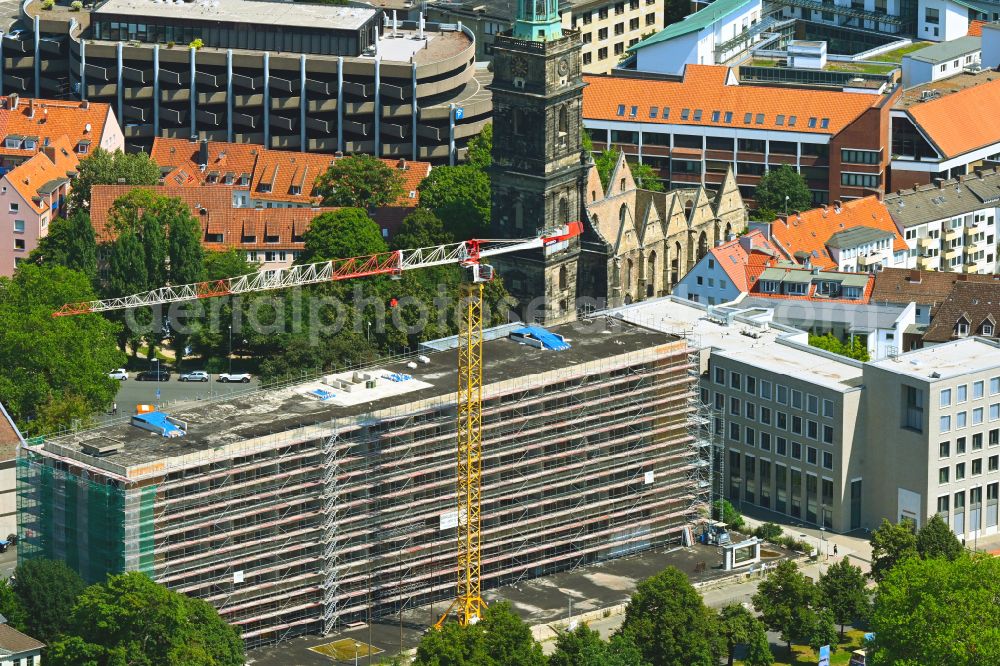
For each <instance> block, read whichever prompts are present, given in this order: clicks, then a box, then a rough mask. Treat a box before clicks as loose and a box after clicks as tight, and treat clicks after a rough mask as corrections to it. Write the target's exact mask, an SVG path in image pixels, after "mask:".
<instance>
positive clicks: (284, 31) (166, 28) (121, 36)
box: [91, 15, 378, 56]
mask: <svg viewBox="0 0 1000 666" xmlns="http://www.w3.org/2000/svg"><path fill="white" fill-rule="evenodd" d="M145 21H146V22H145V23H134V22H131V21H129V20H128V17H115V16H108V15H102V16H100V17H95V20H94V22H93V24H92V35H91V37H92V38H93V39H102V40H108V41H114V42H117V41H123V42H129V41H138V42H143V43H150V44H154V43H155V44H166V43H168V42H174V43H175V44H180V45H187V44H189V43H191V42H192V41H194V40H195V39H200V40H202V42H203V43H204V45H205V46H209V47H216V48H223V49H230V48H231V49H247V50H251V51H285V52H291V53H310V54H317V55H342V56H357V55H360V54H361V53H362V52H363V51H364V50H365V49H366V48H368V46H369V45H370V44H371V43H372V42H373V40H374V29H375V28H374V26H375V25H377V23H378V18H377V15H376V17H375V18H373V19H372V20H371V21H370V22H369V23H368V24H366V25H364V26H362V27H361V28H360V29H357V30H337V29H320V28H294V29H292V28H289V27H288V26H268V25H255V24H249V23H229V24H226V23H209V22H205V23H197V22H192V21H184V20H178V19H173V20H170V19H164V20H163V22H157V23H152V22H149V19H145Z"/></svg>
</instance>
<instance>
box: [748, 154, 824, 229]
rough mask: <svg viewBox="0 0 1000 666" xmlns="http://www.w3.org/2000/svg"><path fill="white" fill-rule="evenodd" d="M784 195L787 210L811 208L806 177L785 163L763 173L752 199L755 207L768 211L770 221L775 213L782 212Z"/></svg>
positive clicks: (810, 196) (784, 207)
mask: <svg viewBox="0 0 1000 666" xmlns="http://www.w3.org/2000/svg"><path fill="white" fill-rule="evenodd" d="M785 197H788V206H787V210H788V212H789V214H791V212H792V211H795V210H798V211H803V210H809V209H810V208H812V192H811V191H810V189H809V185H807V184H806V179H805V178H803V177H802V175H801V174H799V173H798V172H797V171H796V170H795V169H793V168H792V167H791V166H789V165H787V164H782V165H781V166H780V167H778V168H777V169H771V170H769V171H767V172H765V173H764V175H763V176H762V177H761V179H760V183H759V184H758V185H757V191H756V192H755V193H754V199H756V201H757V208H758V209H759V210H761V211H769V212H768V215H767V216H768V217H770V218H771V219H770V220H767V221H768V222H770V221H771V220H773V219H774V217H773V215H774V214H776V213H784V212H785V209H786V206H785Z"/></svg>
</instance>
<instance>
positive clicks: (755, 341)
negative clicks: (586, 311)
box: [611, 296, 862, 391]
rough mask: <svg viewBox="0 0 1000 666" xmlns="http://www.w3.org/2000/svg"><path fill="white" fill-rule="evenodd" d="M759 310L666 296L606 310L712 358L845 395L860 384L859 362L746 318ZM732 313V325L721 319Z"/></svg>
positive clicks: (789, 331) (761, 310)
mask: <svg viewBox="0 0 1000 666" xmlns="http://www.w3.org/2000/svg"><path fill="white" fill-rule="evenodd" d="M767 309H770V308H765V307H760V308H756V307H752V306H751V307H747V308H744V307H743V306H742V305H740V304H736V305H732V306H724V307H715V308H708V307H706V306H704V305H701V304H698V303H692V302H690V301H686V300H684V299H681V298H676V297H673V296H666V297H664V298H657V299H652V300H648V301H642V302H640V303H635V304H632V305H627V306H624V307H621V308H616V309H615V310H612V311H611V312H612V313H613V314H614V315H615V316H616V317H621V318H622V319H625V320H626V321H631V322H635V323H637V324H640V325H642V326H645V327H647V328H652V329H658V330H661V331H663V332H665V333H671V334H673V335H676V336H680V337H686V338H687V339H688V343H689V344H690V345H691V346H692V347H696V348H702V349H704V348H709V349H711V350H712V355H720V356H724V357H726V358H732V359H734V360H737V361H740V362H742V363H746V364H748V365H752V366H754V367H757V368H761V369H763V370H767V371H770V372H774V373H778V374H785V375H788V376H791V377H802V378H804V379H807V380H808V381H811V382H814V383H816V384H817V385H820V386H824V387H826V388H830V389H833V390H835V391H849V390H852V389H854V388H856V387H857V386H859V385H860V383H861V374H862V372H861V364H860V363H857V362H853V361H848V360H846V359H845V360H843V361H841V360H838V359H837V358H832V355H830V354H828V353H824V352H821V351H820V350H815V351H814V350H812V349H811V348H807V347H806V346H805V345H807V341H808V334H807V333H805V332H803V331H797V330H793V329H790V328H787V327H783V326H774V325H767V326H762V325H761V324H762V322H761V321H759V320H758V321H757V322H754V321H753V320H752V319H751V317H754V316H755V315H757V316H760V315H766V310H767ZM727 314H732V315H733V317H732V323H728V324H727V323H726V315H727Z"/></svg>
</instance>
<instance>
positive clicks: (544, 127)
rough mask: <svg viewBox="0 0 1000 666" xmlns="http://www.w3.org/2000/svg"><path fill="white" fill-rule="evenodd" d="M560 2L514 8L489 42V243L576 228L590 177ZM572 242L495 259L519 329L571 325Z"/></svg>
mask: <svg viewBox="0 0 1000 666" xmlns="http://www.w3.org/2000/svg"><path fill="white" fill-rule="evenodd" d="M558 10H559V2H558V0H518V8H517V19H516V21H515V23H514V28H513V30H511V32H510V33H506V34H503V35H498V36H497V37H496V40H495V41H494V43H493V83H492V85H491V89H492V91H493V167H492V171H491V178H492V211H493V212H492V219H491V227H492V235H493V236H494V237H497V238H524V237H529V236H534V235H535V234H536V233H537V232H538V231H539V230H541V229H543V228H548V227H553V226H558V225H561V224H564V223H566V222H572V221H576V220H581V221H582V220H583V215H584V201H583V197H582V192H583V191H584V186H585V183H586V174H587V169H586V165H585V164H584V161H583V160H584V157H583V145H582V142H581V137H580V133H581V132H582V124H583V86H584V85H585V84H584V83H583V79H582V76H581V73H580V67H581V55H580V49H581V42H580V34H579V33H578V32H575V31H574V32H569V33H564V32H563V30H562V23H561V20H560V18H559V11H558ZM579 255H580V243H579V238H575V239H573V240H572V241H571V242H570V244H569V246H568V247H566V248H564V249H561V250H559V251H558V252H554V253H551V254H549V255H548V256H545V255H544V254H543V252H542V251H541V250H538V251H535V252H525V253H520V254H517V255H503V256H500V257H497V258H496V265H497V269H498V271H499V273H500V275H501V276H503V278H504V284H505V285H506V287H507V290H508V291H509V292H510V293H511V294H512V295H513V296H514V297H515V298H517V299H518V300H519V301H520V308H521V315H522V317H524V319H525V321H527V322H529V323H531V322H541V323H545V324H556V323H562V322H566V321H572V320H573V319H575V318H576V295H577V294H576V282H577V280H576V278H577V262H578V258H579Z"/></svg>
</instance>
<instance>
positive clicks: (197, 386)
mask: <svg viewBox="0 0 1000 666" xmlns="http://www.w3.org/2000/svg"><path fill="white" fill-rule="evenodd" d="M136 374H137V373H136V372H133V371H130V372H129V379H128V380H127V381H124V382H121V385H120V388H119V389H118V395H117V396H116V398H115V401H116V402H117V403H118V415H119V416H121V415H124V414H131V413H133V411H134V410H135V406H136V405H140V404H152V405H158V406H160V407H163V408H167V407H169V406H170V405H172V404H177V403H180V402H188V401H191V400H210V399H213V398H218V397H219V396H225V395H231V394H234V393H246V392H247V391H255V390H257V389H258V388H260V380H258V379H257V378H256V377H254V378H253V379H251V380H250V383H248V384H223V383H222V382H219V381H216V378H217V377H218V375H212V380H211V381H209V382H181V381H177V378H178V377H179V376H180V375H178V374H177V373H175V372H171V373H170V380H169V381H166V382H137V381H136V380H135V376H136Z"/></svg>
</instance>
